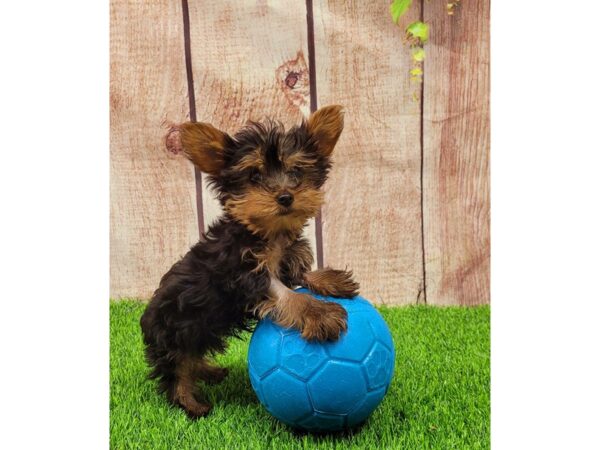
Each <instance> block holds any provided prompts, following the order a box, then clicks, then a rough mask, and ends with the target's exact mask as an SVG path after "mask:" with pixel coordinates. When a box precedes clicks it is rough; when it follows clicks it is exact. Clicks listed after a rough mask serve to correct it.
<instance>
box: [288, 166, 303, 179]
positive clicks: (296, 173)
mask: <svg viewBox="0 0 600 450" xmlns="http://www.w3.org/2000/svg"><path fill="white" fill-rule="evenodd" d="M288 176H289V177H290V178H291V179H292V180H295V181H300V178H302V172H301V171H300V169H298V168H293V169H292V170H290V171H289V172H288Z"/></svg>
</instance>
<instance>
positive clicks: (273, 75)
mask: <svg viewBox="0 0 600 450" xmlns="http://www.w3.org/2000/svg"><path fill="white" fill-rule="evenodd" d="M189 8H190V34H191V44H192V65H193V75H194V87H195V94H196V111H197V120H198V121H199V122H210V123H212V124H213V125H214V126H216V127H218V128H220V129H222V130H224V131H227V132H229V133H234V132H236V131H237V130H238V129H239V128H240V127H241V126H243V125H244V124H245V123H246V122H247V121H248V120H261V119H263V118H264V117H266V116H270V117H273V118H275V119H277V120H280V121H281V122H283V123H284V124H285V125H286V126H290V125H294V124H297V123H299V122H300V121H301V120H302V118H303V117H304V116H306V115H307V114H308V113H309V93H310V89H309V78H308V67H307V60H308V57H307V38H306V7H305V4H304V2H303V1H295V0H285V1H265V0H262V1H249V0H244V1H239V0H238V1H232V0H227V1H222V2H190V3H189ZM203 178H204V177H203ZM203 204H204V223H205V226H208V225H209V224H210V223H211V222H212V221H214V219H215V218H216V217H217V216H219V215H220V214H221V207H220V205H219V204H218V202H217V201H216V200H215V199H214V195H213V193H212V192H211V191H210V189H209V188H208V187H207V186H206V183H204V185H203ZM314 233H315V231H314V221H311V222H310V225H309V227H308V228H307V229H306V233H305V234H306V236H307V237H308V238H309V239H310V241H311V244H312V245H313V252H314V251H315V234H314Z"/></svg>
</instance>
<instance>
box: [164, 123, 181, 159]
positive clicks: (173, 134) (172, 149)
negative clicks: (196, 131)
mask: <svg viewBox="0 0 600 450" xmlns="http://www.w3.org/2000/svg"><path fill="white" fill-rule="evenodd" d="M165 148H166V150H167V153H168V154H169V156H179V155H180V154H181V153H183V146H182V145H181V131H180V130H179V127H177V126H171V128H170V129H169V132H168V133H167V135H166V136H165Z"/></svg>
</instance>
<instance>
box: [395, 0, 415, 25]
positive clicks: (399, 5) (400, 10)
mask: <svg viewBox="0 0 600 450" xmlns="http://www.w3.org/2000/svg"><path fill="white" fill-rule="evenodd" d="M411 4H412V0H394V1H393V2H392V4H391V5H390V13H391V14H392V20H393V21H394V23H398V19H400V17H401V16H402V15H404V13H405V12H406V11H407V10H408V8H410V5H411Z"/></svg>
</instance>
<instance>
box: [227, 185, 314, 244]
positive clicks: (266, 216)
mask: <svg viewBox="0 0 600 450" xmlns="http://www.w3.org/2000/svg"><path fill="white" fill-rule="evenodd" d="M289 193H290V194H291V195H293V196H294V202H293V203H292V204H291V205H290V207H288V208H285V209H283V208H282V207H281V206H280V205H279V204H278V203H277V200H276V196H277V194H276V193H274V192H272V191H269V190H267V189H265V188H262V187H254V188H252V189H249V190H248V191H247V192H246V194H245V195H243V196H240V197H234V198H230V199H228V200H226V202H225V211H227V212H228V213H230V214H231V215H232V216H233V217H235V218H236V219H237V220H238V221H239V222H241V223H243V224H244V225H246V226H247V227H248V229H249V230H250V231H252V232H253V233H258V234H260V235H262V236H264V237H266V238H272V237H274V236H276V235H277V234H279V233H290V234H292V235H297V234H299V233H300V232H301V231H302V228H303V227H304V224H305V223H306V221H307V220H308V219H309V218H311V217H314V216H315V215H316V214H317V213H318V211H319V208H320V207H321V205H322V204H323V200H324V194H323V192H322V191H320V190H318V189H314V188H309V187H303V186H300V187H298V188H296V189H289Z"/></svg>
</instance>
